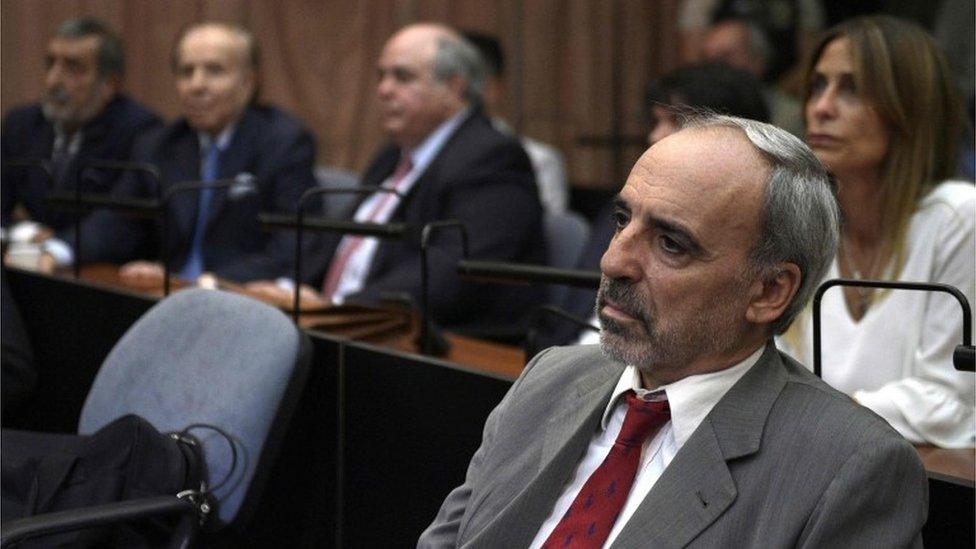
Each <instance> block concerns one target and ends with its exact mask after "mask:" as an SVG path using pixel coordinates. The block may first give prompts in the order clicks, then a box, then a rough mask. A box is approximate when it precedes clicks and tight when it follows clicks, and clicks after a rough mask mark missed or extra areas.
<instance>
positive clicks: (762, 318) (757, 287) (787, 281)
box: [746, 262, 803, 324]
mask: <svg viewBox="0 0 976 549" xmlns="http://www.w3.org/2000/svg"><path fill="white" fill-rule="evenodd" d="M773 273H774V274H773V275H772V276H764V277H763V278H761V279H760V280H757V281H756V282H755V283H754V284H753V292H752V300H751V301H750V302H749V307H748V308H747V309H746V320H748V321H749V322H752V323H754V324H770V323H772V322H775V321H776V319H777V318H779V317H780V316H781V315H782V314H783V311H785V310H786V308H787V307H788V306H789V304H790V302H791V301H792V300H793V296H794V295H796V292H797V290H799V289H800V283H801V282H802V280H803V275H802V274H800V268H799V267H797V266H796V265H795V264H794V263H787V262H783V263H780V264H779V265H777V266H776V267H775V268H774V270H773Z"/></svg>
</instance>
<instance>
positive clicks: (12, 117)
mask: <svg viewBox="0 0 976 549" xmlns="http://www.w3.org/2000/svg"><path fill="white" fill-rule="evenodd" d="M45 123H47V121H46V120H45V118H44V112H43V111H42V110H41V105H40V104H38V103H32V104H30V105H20V106H17V107H13V108H12V109H10V110H8V111H7V114H6V115H4V117H3V131H4V133H6V132H7V131H18V132H20V131H23V130H24V129H26V128H30V127H32V126H36V125H39V124H45Z"/></svg>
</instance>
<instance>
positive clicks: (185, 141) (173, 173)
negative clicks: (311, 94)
mask: <svg viewBox="0 0 976 549" xmlns="http://www.w3.org/2000/svg"><path fill="white" fill-rule="evenodd" d="M133 156H134V158H136V159H137V160H143V161H147V162H150V163H153V164H155V165H156V166H157V167H158V168H159V170H160V172H161V173H162V179H163V187H164V189H165V188H169V187H170V186H172V185H173V184H174V183H178V182H185V181H193V180H199V179H200V141H199V138H198V136H197V133H196V131H195V130H193V129H192V128H190V126H189V125H188V124H187V122H186V121H185V120H183V119H180V120H178V121H176V122H174V123H173V124H171V125H169V126H167V127H166V128H163V129H162V130H160V131H158V132H154V133H151V134H149V135H147V136H145V138H144V139H143V140H142V141H140V143H138V144H137V145H136V148H135V151H134V153H133ZM314 157H315V142H314V139H313V138H312V136H311V134H310V133H309V132H308V131H307V130H306V129H305V128H304V127H303V126H302V124H301V123H300V122H299V121H298V120H296V119H295V118H293V117H291V116H289V115H287V114H285V113H284V112H282V111H280V110H277V109H274V108H272V107H260V106H254V107H249V108H248V109H247V110H246V111H245V112H244V114H243V115H242V116H241V118H240V119H239V120H238V122H237V127H236V129H235V131H234V135H233V138H232V139H231V142H230V145H229V147H228V149H227V150H225V151H223V152H222V153H221V159H220V173H219V176H220V178H221V179H233V178H235V177H238V176H240V175H242V174H250V175H251V176H253V177H254V179H253V182H254V186H255V187H256V192H252V193H249V194H239V193H234V192H228V191H227V190H225V189H220V190H215V191H214V193H213V198H212V201H211V203H210V207H209V210H208V218H207V225H206V232H205V233H204V242H203V261H204V269H205V270H207V271H211V272H214V273H216V274H217V275H219V276H222V277H225V278H228V279H231V280H239V281H246V280H254V279H262V278H265V279H266V278H275V277H278V276H284V275H287V274H290V273H291V265H292V261H293V250H294V233H291V232H289V231H276V232H267V231H263V230H262V229H261V227H260V225H259V223H258V214H259V213H261V212H279V213H294V211H295V206H296V205H297V203H298V199H299V197H300V196H301V195H302V193H303V192H305V190H307V189H309V188H311V187H313V186H314V185H315V180H314V175H313V172H312V169H313V162H314ZM154 187H155V185H154V184H153V183H152V182H151V181H148V180H147V178H145V177H138V176H132V177H126V178H124V179H122V180H121V181H120V183H119V186H118V188H117V189H116V191H115V192H116V193H117V194H121V195H124V196H129V197H147V198H148V197H155V196H156V191H155V188H154ZM197 207H198V195H197V193H195V192H183V193H178V194H176V195H174V196H173V198H172V201H171V202H170V205H169V209H168V211H169V221H168V231H167V237H166V251H167V253H168V255H169V257H170V258H171V263H170V265H171V266H172V267H173V270H174V272H176V271H178V270H179V269H180V267H181V266H182V265H183V264H184V262H185V261H186V258H187V255H188V253H189V248H190V244H191V242H192V239H193V231H194V227H195V223H196V218H197ZM83 230H84V231H85V232H84V234H83V241H84V242H85V243H86V244H85V245H84V249H83V250H82V254H81V255H82V260H83V261H115V262H123V261H128V260H132V259H139V258H144V259H159V258H160V250H159V241H160V233H161V231H160V224H159V223H156V222H149V223H146V222H138V221H135V220H133V219H131V218H125V217H123V216H120V215H117V214H113V213H110V212H105V211H102V212H97V213H96V214H95V215H92V216H91V218H90V219H89V220H88V222H87V223H86V224H85V226H84V227H83Z"/></svg>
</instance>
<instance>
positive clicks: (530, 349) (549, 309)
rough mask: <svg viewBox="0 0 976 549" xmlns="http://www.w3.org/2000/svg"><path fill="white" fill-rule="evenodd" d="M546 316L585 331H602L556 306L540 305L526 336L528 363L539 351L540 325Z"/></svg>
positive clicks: (533, 313)
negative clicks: (537, 340) (537, 345)
mask: <svg viewBox="0 0 976 549" xmlns="http://www.w3.org/2000/svg"><path fill="white" fill-rule="evenodd" d="M546 316H554V317H556V318H560V319H562V320H565V321H567V322H569V323H570V324H574V325H576V326H577V327H578V328H581V329H583V330H588V331H593V332H599V331H600V329H599V328H597V327H596V326H594V325H592V324H590V323H589V322H587V321H586V320H584V319H582V318H580V317H578V316H576V315H574V314H570V313H568V312H566V311H565V310H563V309H561V308H559V307H557V306H555V305H540V306H538V307H536V308H535V309H533V310H532V314H531V315H530V319H529V331H528V333H527V334H526V336H525V348H524V351H525V360H526V362H528V361H529V360H530V359H531V358H532V357H533V356H535V354H536V353H537V352H538V351H539V349H537V348H536V339H537V338H538V337H539V324H540V323H541V322H542V319H543V318H545V317H546Z"/></svg>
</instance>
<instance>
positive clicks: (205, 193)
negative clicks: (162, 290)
mask: <svg viewBox="0 0 976 549" xmlns="http://www.w3.org/2000/svg"><path fill="white" fill-rule="evenodd" d="M219 170H220V148H219V147H218V146H217V144H216V143H211V144H210V146H209V147H207V152H206V156H205V157H204V159H203V166H202V167H201V170H200V171H201V173H200V175H201V179H202V180H203V181H205V182H210V181H215V180H216V179H217V175H218V172H219ZM212 195H213V189H201V190H200V196H199V202H198V205H197V222H196V226H195V227H194V228H193V242H192V243H191V244H190V253H189V255H188V256H187V258H186V263H184V264H183V269H181V270H180V278H182V279H183V280H196V279H197V277H198V276H200V274H201V273H203V233H204V231H205V229H206V227H207V210H209V209H210V198H211V196H212Z"/></svg>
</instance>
